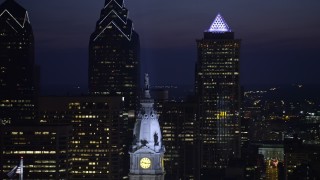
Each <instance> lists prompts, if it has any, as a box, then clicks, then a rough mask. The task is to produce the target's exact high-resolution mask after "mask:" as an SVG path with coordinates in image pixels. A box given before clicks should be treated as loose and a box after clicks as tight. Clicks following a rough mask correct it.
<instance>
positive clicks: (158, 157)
mask: <svg viewBox="0 0 320 180" xmlns="http://www.w3.org/2000/svg"><path fill="white" fill-rule="evenodd" d="M140 104H141V109H140V111H139V113H138V117H137V120H136V123H135V125H134V130H133V142H132V147H131V150H130V152H129V154H130V173H129V177H130V180H164V175H165V171H164V164H163V155H164V152H165V148H164V146H163V145H162V136H161V131H160V125H159V121H158V116H157V113H156V111H155V110H154V109H153V104H154V101H153V99H151V96H150V92H149V77H148V74H146V75H145V89H144V98H142V99H141V101H140Z"/></svg>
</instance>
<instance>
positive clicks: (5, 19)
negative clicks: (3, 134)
mask: <svg viewBox="0 0 320 180" xmlns="http://www.w3.org/2000/svg"><path fill="white" fill-rule="evenodd" d="M35 75H36V74H35V63H34V37H33V32H32V27H31V24H30V21H29V16H28V12H27V11H26V10H25V9H24V8H23V7H22V6H20V5H19V4H18V3H17V2H15V1H14V0H6V1H5V2H4V3H2V4H1V5H0V92H1V93H0V119H1V124H2V125H6V124H12V125H14V124H20V125H21V124H29V123H30V122H31V121H32V120H34V116H35V113H34V111H35V101H34V100H35V93H36V91H35V86H36V83H35V80H36V78H35Z"/></svg>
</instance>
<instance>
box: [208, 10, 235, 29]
mask: <svg viewBox="0 0 320 180" xmlns="http://www.w3.org/2000/svg"><path fill="white" fill-rule="evenodd" d="M208 31H209V32H213V33H224V32H231V29H230V28H229V26H228V24H227V23H226V21H225V20H224V19H223V17H222V16H221V15H220V14H218V15H217V17H216V18H215V19H214V21H213V23H212V24H211V26H210V29H209V30H208Z"/></svg>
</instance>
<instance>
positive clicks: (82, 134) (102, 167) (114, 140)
mask: <svg viewBox="0 0 320 180" xmlns="http://www.w3.org/2000/svg"><path fill="white" fill-rule="evenodd" d="M122 107H123V101H122V98H121V97H104V96H103V97H101V96H94V97H92V96H83V97H41V98H40V99H39V110H40V113H39V120H40V123H42V124H47V125H50V124H68V125H71V126H72V134H71V140H70V144H69V156H70V157H69V160H70V162H71V164H72V165H71V170H70V176H69V178H70V179H123V178H124V177H126V176H127V175H128V174H127V172H128V170H127V169H124V168H125V167H126V164H127V162H126V161H125V154H126V153H127V151H126V150H127V148H126V146H127V144H126V141H125V139H126V138H125V137H126V136H125V132H126V129H125V126H124V124H125V122H126V120H127V119H126V115H125V114H123V111H122V110H123V108H122Z"/></svg>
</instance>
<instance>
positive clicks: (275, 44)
mask: <svg viewBox="0 0 320 180" xmlns="http://www.w3.org/2000/svg"><path fill="white" fill-rule="evenodd" d="M17 1H18V2H19V3H20V4H22V5H23V6H24V7H25V8H26V9H27V10H28V11H29V15H30V20H31V23H32V26H33V30H34V35H35V39H36V61H37V63H38V64H39V65H40V66H41V73H42V74H41V81H42V85H43V86H44V87H49V86H50V87H52V86H54V85H64V84H68V85H72V86H78V85H80V86H81V87H84V86H86V82H87V61H88V41H89V36H90V34H91V33H92V32H93V30H94V28H95V23H96V21H97V20H98V18H99V15H100V10H101V9H102V8H103V5H104V0H53V1H52V0H50V1H47V0H45V1H44V0H28V1H26V0H24V1H23V0H17ZM0 2H3V0H1V1H0ZM125 4H126V7H127V9H129V17H130V19H132V20H133V22H134V27H135V30H136V31H137V32H138V33H139V35H140V41H141V61H142V71H143V73H144V72H146V71H147V72H149V73H150V74H151V79H152V80H151V83H153V84H189V85H191V84H193V82H194V63H195V61H196V42H195V40H196V39H200V38H202V36H203V31H204V30H206V29H208V28H209V26H210V25H211V23H212V21H213V19H214V18H215V16H216V15H217V13H221V15H222V16H223V17H224V19H225V20H226V21H227V23H228V25H229V26H230V27H231V28H232V30H233V31H234V32H235V35H236V37H237V38H240V39H242V40H243V42H242V49H241V53H242V55H241V59H240V61H241V82H242V84H244V85H247V84H287V83H316V84H319V83H320V76H319V74H318V72H319V67H320V55H319V52H320V20H319V19H320V11H319V9H320V1H319V0H308V1H302V0H281V1H279V0H265V1H260V0H256V1H252V0H126V1H125Z"/></svg>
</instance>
